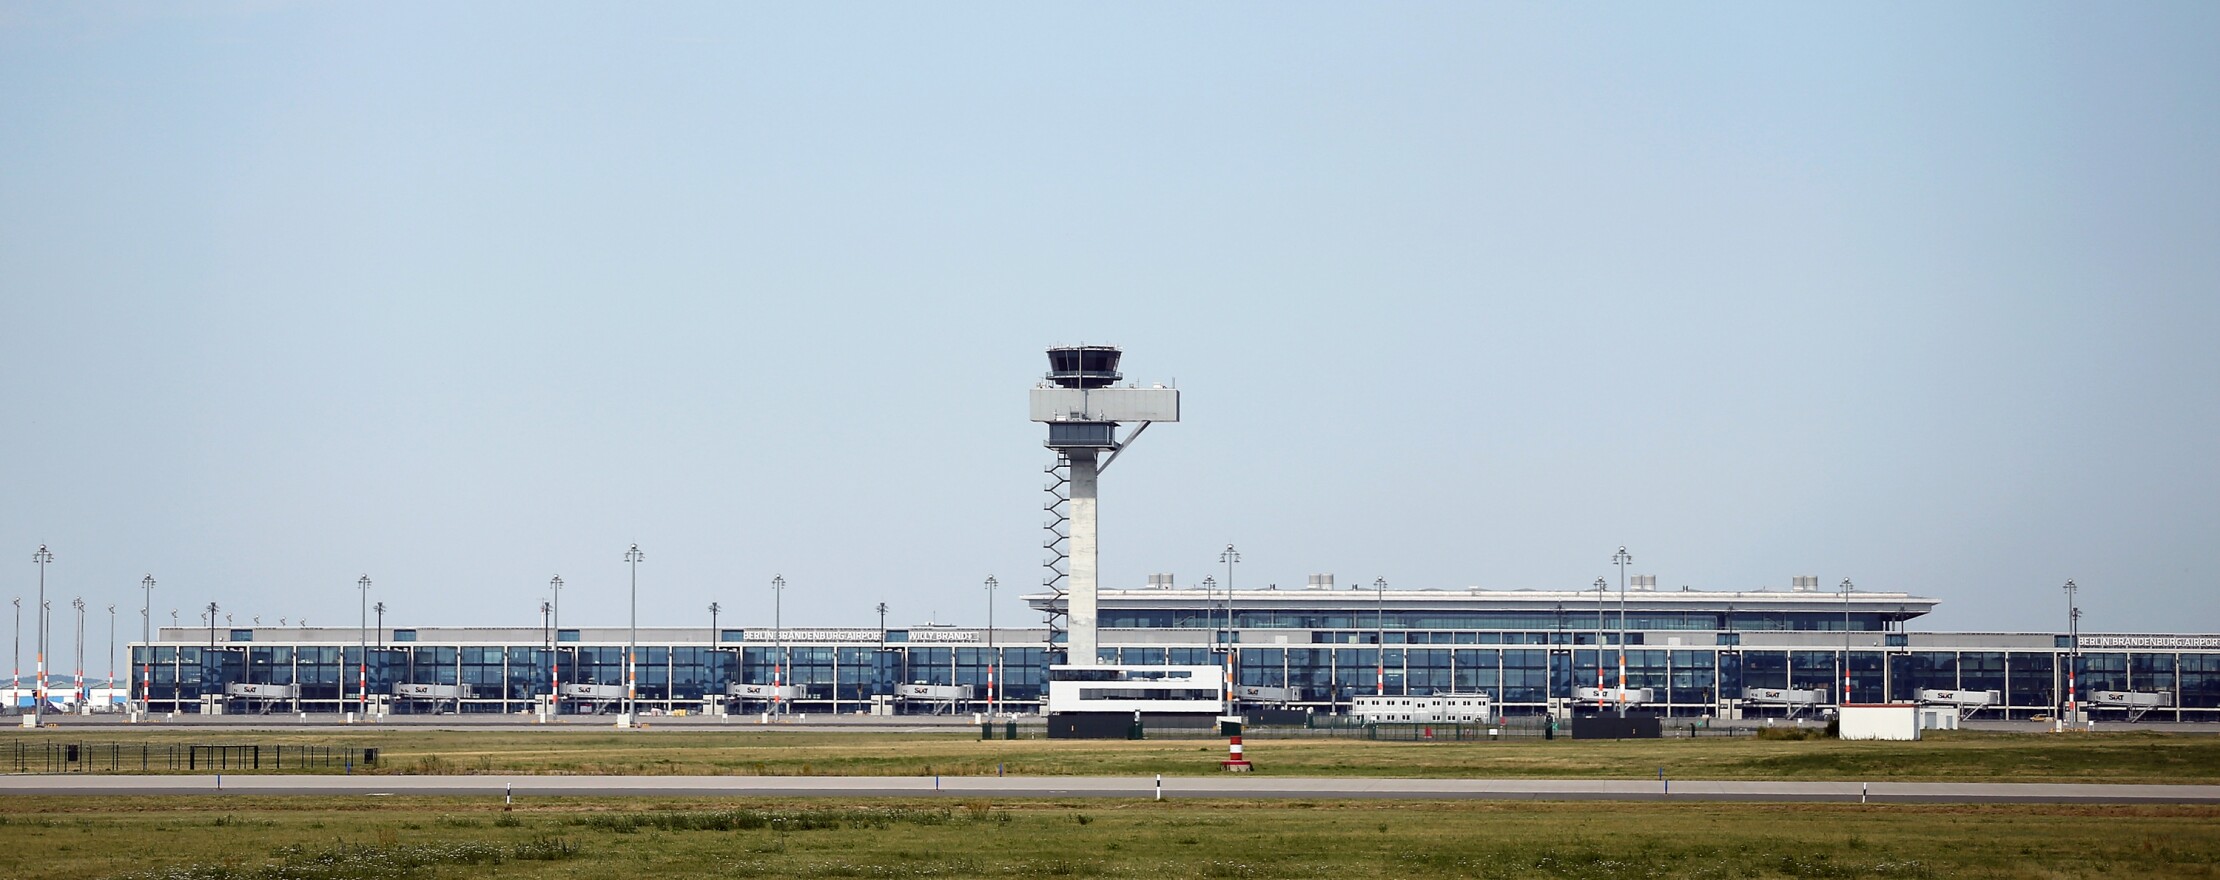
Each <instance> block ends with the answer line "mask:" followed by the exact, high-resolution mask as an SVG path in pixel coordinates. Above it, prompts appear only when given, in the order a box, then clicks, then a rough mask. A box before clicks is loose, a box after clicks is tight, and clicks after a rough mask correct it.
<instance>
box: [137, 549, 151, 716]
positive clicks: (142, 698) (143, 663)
mask: <svg viewBox="0 0 2220 880" xmlns="http://www.w3.org/2000/svg"><path fill="white" fill-rule="evenodd" d="M139 589H141V590H144V591H146V604H145V605H142V606H140V608H139V644H140V645H141V646H142V647H141V650H143V651H145V652H146V653H144V654H141V655H139V711H140V712H141V713H146V712H152V711H154V703H153V700H154V575H152V574H149V575H147V576H146V577H143V578H140V579H139Z"/></svg>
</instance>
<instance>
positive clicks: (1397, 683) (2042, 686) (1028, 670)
mask: <svg viewBox="0 0 2220 880" xmlns="http://www.w3.org/2000/svg"><path fill="white" fill-rule="evenodd" d="M1151 580H1152V585H1151V586H1150V587H1148V588H1138V589H1123V590H1120V589H1105V590H1102V591H1101V594H1100V598H1099V610H1098V613H1099V627H1100V647H1099V649H1098V650H1099V653H1100V657H1099V662H1102V663H1123V664H1166V665H1220V664H1223V663H1225V662H1226V655H1227V652H1228V649H1229V648H1230V653H1231V661H1232V665H1233V667H1234V670H1235V681H1236V683H1237V684H1238V685H1240V686H1243V687H1244V688H1253V689H1255V692H1257V693H1266V694H1270V695H1271V698H1270V699H1271V702H1272V703H1273V704H1274V705H1285V706H1290V707H1295V708H1302V709H1308V710H1310V711H1313V712H1320V713H1337V712H1347V711H1348V710H1349V707H1350V701H1351V700H1352V699H1353V698H1355V697H1359V696H1372V695H1374V694H1376V693H1386V694H1389V695H1428V694H1436V693H1460V694H1471V693H1485V694H1487V695H1489V696H1490V697H1491V698H1493V699H1494V700H1495V701H1496V703H1497V705H1499V706H1501V707H1502V710H1503V711H1504V712H1505V713H1506V714H1511V715H1520V714H1540V713H1544V712H1547V711H1550V710H1552V709H1558V710H1567V709H1578V708H1579V707H1578V706H1577V705H1574V696H1575V689H1576V688H1578V687H1582V686H1595V685H1598V684H1599V679H1598V675H1597V672H1598V668H1599V664H1600V666H1601V668H1602V671H1603V675H1602V679H1601V680H1600V683H1601V684H1603V685H1606V686H1616V685H1617V684H1618V676H1619V668H1620V663H1621V656H1622V655H1623V657H1624V668H1625V676H1626V686H1627V687H1629V688H1648V689H1651V691H1652V693H1653V697H1652V702H1651V704H1650V705H1649V706H1648V707H1647V708H1649V709H1652V710H1656V711H1661V712H1663V713H1665V714H1667V715H1669V716H1672V717H1700V716H1707V715H1709V716H1715V717H1729V718H1732V717H1751V716H1756V715H1770V714H1783V713H1785V712H1787V711H1789V710H1790V709H1792V708H1796V707H1789V706H1782V705H1777V704H1771V703H1768V702H1765V701H1761V700H1753V699H1751V698H1750V694H1751V689H1781V690H1793V691H1797V692H1801V693H1804V694H1816V695H1817V697H1816V699H1817V700H1818V701H1819V702H1821V703H1826V704H1833V703H1838V702H1842V701H1843V700H1842V699H1841V695H1840V694H1839V693H1837V692H1838V691H1839V690H1840V683H1841V682H1842V681H1843V672H1842V664H1844V663H1845V662H1847V664H1848V677H1849V678H1848V680H1849V693H1848V702H1855V703H1878V702H1896V701H1908V700H1911V699H1913V697H1914V694H1915V693H1917V692H1918V691H1920V690H1922V689H1948V690H1963V691H1974V692H1986V691H1995V692H1996V700H1995V705H1992V706H1989V707H1987V708H1984V709H1982V710H1980V712H1979V713H1977V714H1975V715H1973V716H1971V717H1974V718H1992V719H2007V718H2008V719H2020V720H2025V719H2034V718H2037V717H2044V716H2051V715H2054V714H2055V713H2057V712H2058V711H2059V709H2060V707H2061V705H2062V703H2063V702H2064V699H2063V698H2064V692H2065V689H2066V681H2067V678H2068V671H2069V667H2070V668H2071V669H2072V672H2073V678H2074V681H2075V683H2076V688H2075V689H2076V691H2077V693H2078V695H2077V699H2078V700H2080V701H2082V702H2084V703H2086V701H2087V700H2088V699H2089V697H2090V695H2092V694H2097V693H2100V692H2110V693H2118V692H2128V693H2130V694H2134V695H2140V696H2137V697H2135V700H2137V701H2139V702H2140V703H2142V704H2143V705H2140V706H2138V707H2137V708H2139V709H2142V710H2146V711H2142V712H2134V713H2132V714H2137V715H2139V716H2141V717H2147V718H2150V719H2152V720H2167V721H2220V636H2215V635H2210V634H2204V635H2196V634H2188V635H2185V634H2161V633H2084V634H2081V635H2080V636H2079V639H2078V640H2079V651H2078V656H2079V660H2078V661H2075V660H2073V658H2074V657H2075V656H2076V651H2075V648H2074V646H2073V645H2072V644H2071V643H2072V642H2073V641H2074V639H2073V638H2072V637H2070V636H2068V635H2067V634H2066V633H2064V632H2037V633H2028V632H2017V633H2014V632H1919V631H1915V630H1914V629H1912V628H1911V624H1912V623H1913V622H1914V621H1915V620H1916V618H1918V617H1920V616H1922V615H1924V614H1927V613H1928V612H1929V611H1931V610H1932V609H1933V608H1934V607H1935V605H1936V600H1934V599H1928V598H1921V597H1917V596H1912V595H1908V594H1904V593H1888V592H1864V591H1857V592H1848V593H1843V592H1834V591H1821V590H1820V589H1818V588H1817V586H1816V582H1815V579H1808V578H1798V579H1796V584H1795V585H1794V586H1792V587H1791V588H1789V589H1785V590H1776V591H1742V592H1725V591H1698V590H1687V589H1682V590H1676V591H1659V590H1656V589H1654V588H1653V587H1651V586H1650V583H1651V581H1650V580H1649V579H1647V578H1639V577H1638V578H1636V579H1635V586H1634V587H1633V588H1631V589H1629V590H1627V591H1625V592H1624V593H1623V596H1624V599H1623V604H1622V598H1621V596H1622V594H1621V593H1620V592H1619V591H1618V590H1616V589H1609V590H1580V591H1546V590H1482V589H1477V588H1475V589H1465V590H1435V589H1419V590H1397V589H1385V588H1384V586H1376V587H1360V588H1354V589H1351V588H1336V587H1334V586H1333V579H1332V577H1331V576H1314V577H1313V578H1312V584H1311V586H1310V587H1309V588H1306V589H1286V590H1281V589H1265V590H1238V591H1234V592H1232V593H1231V594H1230V595H1229V593H1227V592H1226V591H1222V590H1215V591H1205V590H1198V589H1184V588H1175V587H1172V586H1170V583H1171V578H1170V577H1168V576H1158V577H1155V578H1152V579H1151ZM1026 601H1027V602H1028V603H1029V604H1031V605H1032V606H1033V607H1034V608H1036V609H1037V610H1040V611H1042V612H1044V614H1047V615H1048V616H1049V618H1050V619H1051V620H1054V619H1055V617H1056V613H1057V612H1060V611H1061V603H1062V599H1061V597H1059V596H1058V595H1057V594H1055V593H1042V594H1037V595H1032V596H1027V597H1026ZM1622 630H1623V633H1624V634H1623V638H1622ZM638 638H639V641H638V680H637V688H638V690H637V696H636V699H637V700H638V705H639V706H640V708H641V710H642V711H647V712H654V711H658V710H660V711H671V712H676V711H686V712H689V713H699V712H722V711H731V712H735V713H738V712H750V713H752V712H758V711H764V710H767V709H769V708H771V703H770V702H769V701H770V700H771V699H772V697H773V696H774V695H776V696H777V697H778V703H779V704H780V706H779V708H781V709H783V710H785V711H789V712H800V713H825V712H831V713H854V712H879V713H888V712H893V713H920V712H951V711H954V712H976V711H986V710H988V708H989V702H988V701H989V700H990V698H991V699H992V700H993V704H994V706H995V707H996V708H999V709H1001V710H1003V711H1015V712H1031V711H1037V710H1038V709H1039V707H1040V705H1041V702H1042V700H1043V699H1044V697H1045V687H1044V682H1045V681H1046V680H1047V676H1048V667H1049V666H1050V664H1052V663H1056V664H1060V663H1063V662H1065V660H1064V656H1063V655H1064V651H1063V649H1062V632H1061V630H1059V629H1056V628H1053V627H1049V626H1040V627H1027V628H1000V629H996V630H993V631H989V630H987V629H984V628H977V627H963V626H943V625H923V626H908V627H899V628H889V629H883V630H882V629H880V628H877V627H791V626H790V627H783V628H772V627H758V626H746V627H731V628H720V629H719V630H718V631H717V632H715V633H712V632H711V631H710V630H709V629H707V628H701V627H696V628H684V627H643V628H641V629H640V630H639V636H638ZM626 639H627V629H626V628H625V627H621V626H617V627H580V628H570V627H564V628H560V629H549V628H545V627H529V626H526V627H388V628H382V629H377V630H375V631H365V630H362V629H358V628H356V627H314V628H301V627H253V628H237V627H225V628H209V627H199V628H193V627H165V628H163V629H162V630H161V631H160V633H159V638H158V639H157V640H156V641H155V642H154V643H153V644H151V645H133V646H132V647H131V652H130V656H131V664H132V666H131V678H132V681H131V694H132V698H133V699H134V700H136V699H139V698H141V697H142V696H143V697H144V698H145V699H147V700H148V708H149V709H150V710H151V711H154V712H170V711H176V712H187V713H193V712H216V711H222V712H226V713H241V712H289V713H290V712H316V713H332V712H343V711H350V710H354V709H357V708H358V707H362V706H364V705H365V704H367V703H378V704H381V705H382V706H383V707H384V711H391V712H396V713H421V712H446V711H455V712H488V713H531V712H536V711H545V710H546V708H547V706H549V705H550V704H552V705H555V706H557V707H558V708H557V711H560V712H562V713H564V714H574V713H592V712H600V711H610V710H611V709H612V707H613V705H614V701H615V700H616V699H618V698H621V696H622V691H623V685H624V684H625V675H624V655H625V652H626V644H627V641H626ZM365 642H367V643H368V646H369V648H368V651H367V657H368V662H367V663H366V664H365V663H363V658H364V656H365V652H364V650H363V648H362V645H363V644H364V643H365ZM364 677H367V679H368V688H367V697H368V699H365V691H364V688H363V687H362V685H361V684H360V681H361V679H363V678H364ZM990 681H991V682H992V688H991V693H990ZM774 683H775V684H777V685H780V686H782V689H776V690H774V688H772V687H771V685H773V684H774ZM65 688H66V686H56V687H54V688H53V689H54V690H62V689H65ZM558 692H560V693H562V694H563V697H562V698H561V699H559V700H550V699H549V695H550V694H551V693H558ZM2130 714H2131V710H2129V709H2126V708H2106V707H2102V706H2100V707H2096V714H2095V716H2094V717H2096V718H2097V719H2099V720H2106V719H2112V720H2126V719H2127V717H2128V716H2129V715H2130Z"/></svg>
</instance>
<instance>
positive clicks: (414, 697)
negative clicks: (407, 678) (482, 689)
mask: <svg viewBox="0 0 2220 880" xmlns="http://www.w3.org/2000/svg"><path fill="white" fill-rule="evenodd" d="M393 697H394V699H397V700H407V701H409V702H410V703H419V702H425V703H431V704H432V707H433V710H434V711H438V708H439V704H440V703H442V702H445V703H447V704H448V708H447V711H449V712H458V713H459V712H461V711H462V701H464V700H467V699H470V685H467V684H417V683H413V682H402V683H398V684H395V685H394V686H393Z"/></svg>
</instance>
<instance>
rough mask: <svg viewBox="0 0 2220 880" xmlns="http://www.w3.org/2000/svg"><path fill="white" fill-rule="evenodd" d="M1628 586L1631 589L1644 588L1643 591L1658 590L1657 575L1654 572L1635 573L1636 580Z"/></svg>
mask: <svg viewBox="0 0 2220 880" xmlns="http://www.w3.org/2000/svg"><path fill="white" fill-rule="evenodd" d="M1628 588H1629V589H1634V590H1643V591H1647V592H1656V590H1657V575H1654V574H1638V575H1635V576H1634V582H1633V583H1632V584H1629V585H1628Z"/></svg>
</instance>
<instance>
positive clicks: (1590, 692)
mask: <svg viewBox="0 0 2220 880" xmlns="http://www.w3.org/2000/svg"><path fill="white" fill-rule="evenodd" d="M1654 702H1657V691H1655V690H1653V689H1651V688H1619V687H1607V688H1598V687H1580V688H1573V708H1574V709H1580V708H1582V707H1585V706H1595V705H1600V706H1602V707H1603V708H1605V709H1617V708H1628V709H1631V708H1634V707H1636V706H1641V705H1645V704H1648V703H1654Z"/></svg>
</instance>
